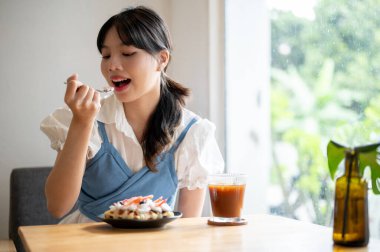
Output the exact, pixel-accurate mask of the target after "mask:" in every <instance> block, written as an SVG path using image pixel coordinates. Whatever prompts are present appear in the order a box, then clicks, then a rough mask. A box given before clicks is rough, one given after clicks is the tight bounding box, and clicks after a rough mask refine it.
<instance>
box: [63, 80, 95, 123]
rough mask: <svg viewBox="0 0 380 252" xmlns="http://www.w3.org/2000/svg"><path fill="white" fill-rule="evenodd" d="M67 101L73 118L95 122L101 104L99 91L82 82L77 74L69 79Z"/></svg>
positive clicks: (79, 120) (82, 121)
mask: <svg viewBox="0 0 380 252" xmlns="http://www.w3.org/2000/svg"><path fill="white" fill-rule="evenodd" d="M65 103H66V104H67V105H68V106H69V108H70V109H71V111H72V112H73V120H75V121H78V122H80V123H93V121H94V120H95V117H96V115H97V113H98V112H99V110H100V106H101V105H100V95H99V93H98V92H97V91H95V90H94V89H93V88H92V87H89V86H88V85H85V84H83V83H82V82H80V81H79V80H78V75H77V74H73V75H71V76H70V77H69V78H68V79H67V88H66V93H65Z"/></svg>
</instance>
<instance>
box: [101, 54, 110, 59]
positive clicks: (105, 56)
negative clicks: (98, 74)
mask: <svg viewBox="0 0 380 252" xmlns="http://www.w3.org/2000/svg"><path fill="white" fill-rule="evenodd" d="M109 58H110V56H109V55H102V59H109Z"/></svg>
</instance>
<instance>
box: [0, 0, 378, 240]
mask: <svg viewBox="0 0 380 252" xmlns="http://www.w3.org/2000/svg"><path fill="white" fill-rule="evenodd" d="M130 5H146V6H148V7H151V8H153V9H154V10H156V11H157V12H158V13H159V14H160V15H161V16H162V17H163V18H164V20H165V21H166V22H167V24H168V26H169V29H170V31H171V34H172V38H173V42H174V51H173V58H172V62H171V64H170V66H169V75H170V76H172V77H173V78H174V79H175V80H177V81H179V82H181V83H183V84H185V85H187V86H188V87H190V88H191V89H192V91H193V92H192V97H191V98H190V100H189V101H188V108H189V109H191V110H193V111H194V112H196V113H198V114H199V115H201V116H202V117H206V118H208V119H209V120H211V121H212V122H214V123H215V124H216V127H217V131H216V138H217V140H218V143H219V146H220V148H221V150H222V153H223V156H224V158H225V160H226V169H227V170H230V171H237V172H245V173H247V174H248V175H249V177H248V185H247V191H246V198H245V209H244V211H245V213H246V214H252V213H271V214H277V215H282V216H286V217H290V218H295V219H300V220H306V221H309V222H313V223H316V224H321V225H326V226H331V224H332V209H333V185H334V183H333V180H332V179H331V178H330V177H329V173H328V169H327V160H326V151H325V150H326V145H327V142H328V140H329V139H331V138H335V137H337V136H338V137H339V139H343V140H345V141H347V142H349V143H352V142H355V141H357V140H356V139H365V141H377V140H378V139H379V127H377V126H378V118H379V116H380V103H379V100H380V99H379V98H380V97H378V96H379V92H378V91H379V89H380V86H379V85H378V81H379V78H380V61H379V60H378V59H380V54H379V50H378V45H379V42H380V28H379V27H380V26H379V24H380V15H379V14H380V13H378V9H379V8H378V7H379V5H380V2H379V1H377V0H361V1H355V0H193V1H187V0H150V1H149V0H146V1H136V0H135V1H128V0H123V1H121V0H108V1H101V0H75V1H74V0H68V1H58V0H50V1H49V0H35V1H27V0H0V34H1V40H0V55H1V57H0V85H1V87H2V92H0V96H1V101H0V102H1V107H2V108H1V110H0V120H1V130H0V139H1V141H0V185H1V190H0V201H1V202H2V204H0V239H5V238H7V235H8V234H7V232H8V230H7V227H8V214H9V212H8V208H9V175H10V172H11V171H12V169H13V168H17V167H33V166H44V165H46V166H48V165H53V162H54V159H55V152H54V151H53V150H51V149H50V147H49V144H50V143H49V141H48V139H47V137H46V136H44V135H43V134H42V133H41V132H40V130H39V124H40V122H41V120H42V119H43V118H44V117H46V116H47V115H48V114H49V113H51V112H52V111H53V110H54V109H55V108H57V107H61V106H63V94H64V90H65V87H64V85H63V84H62V82H63V81H64V80H65V79H66V78H67V76H69V75H70V74H71V73H74V72H77V73H79V77H80V79H81V80H83V81H85V82H87V83H89V84H91V85H93V86H94V87H100V86H103V85H104V82H103V80H102V76H101V73H100V70H99V63H100V59H101V58H100V55H99V53H98V52H97V49H96V36H97V33H98V30H99V28H100V27H101V25H102V24H103V23H104V22H105V21H106V20H107V19H108V18H109V17H110V16H112V15H114V14H115V13H117V12H119V11H120V10H122V9H123V8H125V7H128V6H130ZM356 125H360V126H356ZM348 126H349V127H348ZM354 128H355V129H356V130H355V133H354V134H353V133H352V129H354ZM358 141H359V140H358ZM26 204H28V202H26ZM369 207H370V228H371V235H372V236H373V237H378V238H380V216H379V214H377V212H376V211H375V209H378V208H379V207H380V197H377V196H374V195H372V193H370V198H369ZM208 211H209V210H208V203H206V207H205V211H204V213H203V214H204V215H208V214H209V212H208Z"/></svg>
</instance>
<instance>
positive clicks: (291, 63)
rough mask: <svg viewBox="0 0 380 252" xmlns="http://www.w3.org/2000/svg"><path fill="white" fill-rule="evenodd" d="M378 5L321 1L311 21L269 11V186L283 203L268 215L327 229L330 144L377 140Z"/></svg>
mask: <svg viewBox="0 0 380 252" xmlns="http://www.w3.org/2000/svg"><path fill="white" fill-rule="evenodd" d="M379 4H380V2H379V1H375V0H361V1H357V0H321V1H319V2H318V3H317V5H316V7H315V19H314V20H308V19H304V18H300V17H296V16H294V15H293V14H292V13H291V12H282V11H278V10H277V11H276V10H272V13H271V30H272V34H271V36H272V71H271V119H272V123H271V127H272V141H273V143H272V144H273V145H272V146H273V147H274V148H273V153H272V154H273V168H272V174H271V179H272V184H274V185H278V187H279V188H281V192H282V196H283V201H282V202H281V203H279V204H278V205H274V206H271V211H272V212H273V213H278V214H281V215H285V216H288V217H292V218H297V219H298V218H299V216H298V215H297V212H298V210H299V209H301V208H303V209H306V211H307V213H308V215H309V218H310V219H311V220H312V221H313V222H314V223H318V224H323V225H331V221H332V208H333V181H332V180H331V178H330V177H329V171H328V167H327V159H326V153H325V148H326V145H327V143H328V141H329V140H330V139H331V138H333V136H334V137H337V138H340V140H342V139H344V140H345V141H356V142H352V143H347V144H349V146H350V145H351V144H352V145H358V144H361V143H368V142H360V141H361V139H366V141H367V140H368V139H373V140H374V141H376V140H377V141H378V140H379V139H380V125H379V124H378V121H379V118H380V92H379V91H380V8H379ZM284 46H285V47H287V48H289V49H290V50H288V51H285V52H284V51H281V50H280V48H281V47H284ZM357 122H360V126H358V125H359V124H357ZM363 125H364V126H363ZM337 129H340V131H339V132H338V133H337V132H336V130H337ZM363 129H365V130H363ZM368 129H371V130H368ZM353 131H354V133H353ZM352 134H355V136H353V135H352ZM338 140H339V139H338ZM363 141H364V140H363ZM279 145H286V146H287V147H288V148H290V149H293V150H294V151H295V152H296V153H297V159H296V161H295V162H294V164H293V165H294V166H295V167H288V166H289V164H288V163H287V162H284V160H283V159H284V157H282V156H285V157H286V154H284V153H281V151H278V150H277V148H276V147H277V146H279ZM281 155H282V156H281ZM289 169H290V170H295V171H296V172H293V173H290V174H289V172H287V171H288V170H289Z"/></svg>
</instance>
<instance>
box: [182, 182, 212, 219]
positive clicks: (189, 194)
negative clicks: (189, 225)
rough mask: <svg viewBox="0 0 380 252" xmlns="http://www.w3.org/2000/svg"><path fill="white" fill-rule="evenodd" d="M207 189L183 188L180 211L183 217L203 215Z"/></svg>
mask: <svg viewBox="0 0 380 252" xmlns="http://www.w3.org/2000/svg"><path fill="white" fill-rule="evenodd" d="M205 195H206V189H204V188H203V189H201V188H197V189H194V190H189V189H187V188H182V189H181V190H180V191H179V199H178V211H180V212H182V214H183V215H182V217H184V218H188V217H199V216H201V214H202V209H203V204H204V200H205Z"/></svg>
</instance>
